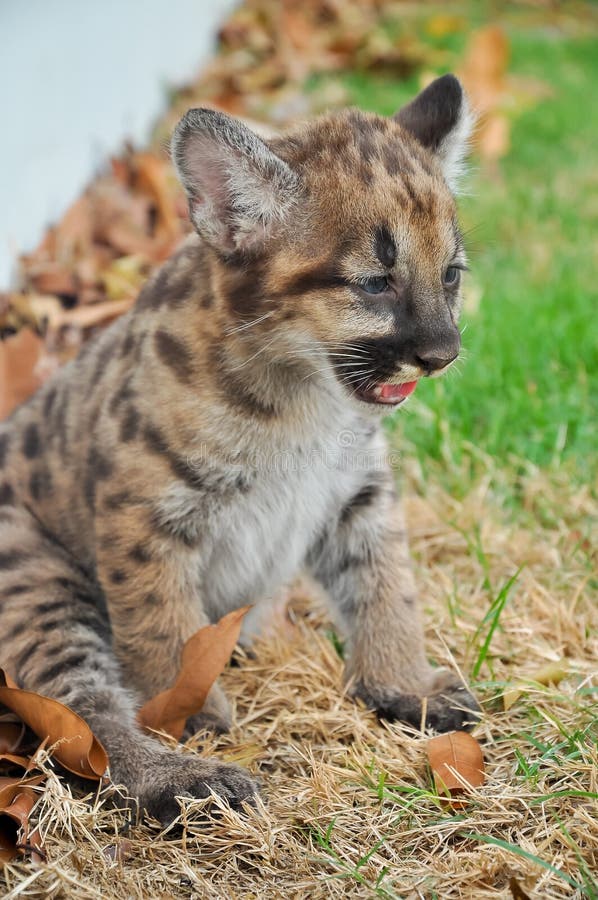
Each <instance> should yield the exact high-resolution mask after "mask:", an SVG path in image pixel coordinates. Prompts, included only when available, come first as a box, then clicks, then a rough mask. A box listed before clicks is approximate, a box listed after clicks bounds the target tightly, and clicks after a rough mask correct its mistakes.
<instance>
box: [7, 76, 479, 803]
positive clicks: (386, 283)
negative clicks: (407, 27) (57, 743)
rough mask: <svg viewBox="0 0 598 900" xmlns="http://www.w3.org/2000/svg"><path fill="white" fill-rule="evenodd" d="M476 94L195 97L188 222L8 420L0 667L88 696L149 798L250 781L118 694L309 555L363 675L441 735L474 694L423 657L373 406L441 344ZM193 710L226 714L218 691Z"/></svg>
mask: <svg viewBox="0 0 598 900" xmlns="http://www.w3.org/2000/svg"><path fill="white" fill-rule="evenodd" d="M468 115H469V114H468V112H467V105H466V101H465V98H464V96H463V93H462V91H461V88H460V86H459V84H458V82H457V81H456V79H454V78H453V77H452V76H445V77H444V78H443V79H440V80H439V81H438V82H435V83H434V84H433V85H432V86H431V87H430V88H429V89H428V90H427V91H424V92H423V94H421V95H420V96H419V97H418V98H417V99H416V100H415V101H414V102H413V103H412V104H410V106H409V107H406V109H405V110H403V111H400V112H399V113H398V115H397V116H396V117H395V118H394V119H385V118H382V117H379V116H376V115H372V114H368V113H363V112H359V111H358V110H348V111H345V112H341V113H334V114H331V115H328V116H325V117H323V118H320V119H317V120H315V121H314V122H311V123H309V124H307V125H304V126H302V127H300V128H297V129H296V130H293V131H291V132H290V133H288V134H286V135H284V136H281V137H276V138H274V139H271V140H268V141H264V140H262V139H261V138H259V137H258V136H257V135H255V134H253V133H252V132H251V131H249V129H248V128H246V127H245V126H244V125H243V124H241V123H240V122H238V121H236V120H234V119H232V118H230V117H229V116H226V115H224V114H223V113H217V112H213V111H210V110H191V111H190V112H189V113H187V115H186V116H185V117H184V119H183V120H182V122H181V123H180V124H179V126H178V127H177V129H176V132H175V135H174V139H173V158H174V162H175V164H176V166H177V169H178V172H179V175H180V177H181V180H182V183H183V185H184V187H185V189H186V191H187V194H188V197H189V204H190V210H191V218H192V220H193V222H194V223H195V225H196V228H197V231H198V233H197V234H195V235H194V236H192V237H190V238H189V239H188V240H187V241H186V243H185V244H184V246H183V247H182V248H181V250H180V251H179V252H178V253H177V254H176V255H175V256H174V257H173V258H172V259H171V260H170V261H168V262H167V263H166V264H165V265H164V266H163V268H162V269H161V270H160V271H159V272H158V273H157V274H156V275H155V276H154V277H153V278H152V279H151V280H150V281H149V282H148V283H147V284H146V286H145V287H144V288H143V290H142V292H141V294H140V296H139V299H138V301H137V303H136V305H135V307H134V308H133V309H132V311H131V312H130V313H129V314H128V315H126V316H124V317H122V318H121V319H120V320H119V321H117V322H116V323H115V324H114V325H112V327H111V328H109V329H108V330H106V331H105V332H104V333H103V334H102V335H101V336H100V337H99V338H98V339H97V340H96V341H95V342H93V343H92V344H91V345H89V346H88V347H86V348H85V349H84V351H83V352H82V354H81V355H80V356H79V358H78V359H76V360H75V361H74V362H72V363H70V364H69V365H67V366H65V367H64V368H63V369H62V370H61V371H60V372H59V373H57V375H56V376H55V377H54V378H53V380H52V381H51V382H49V383H48V384H46V385H45V387H44V388H43V389H42V390H40V391H39V393H38V394H37V395H36V396H34V397H33V398H32V400H31V401H30V402H28V403H27V404H25V405H24V406H22V407H21V408H19V409H18V410H17V411H16V412H15V413H14V415H13V416H12V418H11V419H10V420H9V421H7V422H6V423H4V424H3V425H2V426H0V621H1V623H2V629H3V640H2V642H1V644H0V663H1V664H2V665H3V666H4V667H5V668H6V669H7V670H8V672H9V673H10V674H11V675H12V676H13V677H14V678H15V679H16V680H17V681H18V682H19V683H20V684H22V685H24V686H26V687H27V688H30V689H33V690H37V691H41V692H42V693H45V694H49V695H50V696H54V697H57V698H58V699H60V700H62V701H64V702H66V703H69V704H70V705H71V706H72V707H73V708H74V709H76V710H77V711H78V712H79V713H81V714H82V715H84V716H85V717H86V718H87V719H88V720H89V722H90V724H91V725H92V727H93V728H94V729H95V730H96V732H97V733H98V735H99V737H100V738H101V739H102V740H103V741H104V743H105V744H106V747H107V749H108V752H109V755H110V764H111V773H112V777H113V779H114V780H115V781H117V782H122V783H124V784H125V785H126V787H127V788H128V790H129V791H130V792H132V793H133V795H135V796H137V797H138V798H139V801H140V803H141V805H142V807H145V808H146V809H148V810H149V811H150V812H151V813H153V814H154V815H157V816H159V817H160V818H162V819H163V820H168V819H169V818H171V817H172V816H173V815H174V814H175V812H176V803H175V800H174V797H175V796H176V795H179V794H191V795H193V796H203V795H205V794H206V792H207V791H208V789H210V788H212V789H214V790H216V791H218V792H220V793H222V794H223V795H224V796H225V797H227V798H228V799H229V800H230V801H231V803H233V804H234V805H235V804H236V805H238V804H239V803H240V802H241V801H242V800H243V799H246V798H249V797H250V796H251V795H252V793H253V791H254V783H253V781H252V780H251V778H250V777H249V776H248V775H247V774H246V773H245V772H243V770H241V769H239V768H238V767H235V766H232V765H229V766H224V765H221V764H220V763H216V762H213V761H207V760H203V759H199V758H197V757H194V756H191V755H181V754H179V753H176V752H174V751H172V750H167V749H165V748H162V747H161V746H160V745H159V744H158V743H157V742H156V741H154V740H153V739H151V738H149V737H145V736H144V735H143V734H141V733H140V731H139V730H138V728H137V726H136V724H135V711H136V709H137V708H138V706H139V704H140V703H141V701H142V700H143V699H144V698H147V697H148V696H150V695H152V694H154V693H156V692H157V691H160V690H162V689H164V688H165V687H167V686H169V685H170V684H171V683H172V681H173V679H174V677H175V674H176V672H177V668H178V665H179V660H180V653H181V648H182V646H183V644H184V642H185V641H186V640H187V638H188V637H189V636H190V635H191V634H192V633H193V632H194V631H195V630H196V629H197V628H199V627H200V626H202V625H204V624H206V623H207V622H210V621H214V620H215V619H217V618H219V617H220V616H221V615H223V614H224V613H225V612H227V611H228V610H231V609H234V608H235V607H238V606H240V605H241V604H245V603H247V602H253V603H254V604H256V608H255V613H254V614H253V619H252V617H251V616H250V617H249V620H248V621H247V625H246V629H245V632H244V639H245V640H248V639H249V636H250V635H251V633H252V632H253V631H254V630H255V627H256V622H257V620H258V619H259V617H260V616H263V609H264V604H267V602H268V599H269V598H271V597H272V596H273V595H274V594H275V593H276V591H277V590H278V589H279V587H280V586H281V585H284V584H285V583H286V582H288V581H289V579H291V578H292V577H294V576H295V575H296V574H297V573H298V572H299V571H300V570H302V569H304V568H305V567H307V568H309V569H310V570H311V572H312V573H313V574H314V575H315V576H316V577H317V578H319V579H320V581H321V582H322V584H323V585H324V587H325V588H326V590H327V592H328V594H329V596H330V600H331V608H332V611H333V614H334V615H335V616H336V619H337V621H338V623H339V627H341V628H342V629H343V631H344V632H345V634H346V636H347V648H348V660H347V680H348V683H349V685H350V688H351V690H352V691H353V692H354V693H355V694H357V695H359V696H361V697H362V698H363V699H364V700H365V701H366V702H367V703H368V704H369V705H371V706H372V707H374V708H376V709H378V710H379V711H380V712H381V714H383V715H386V716H388V717H392V718H399V719H404V720H406V721H408V722H410V723H411V724H412V725H416V726H418V725H419V724H420V720H421V716H422V703H421V698H422V697H426V698H427V722H428V724H429V725H431V726H435V727H437V728H439V729H450V728H460V727H463V726H464V725H466V724H467V722H468V721H469V720H470V719H471V716H472V713H473V712H474V711H475V710H476V708H477V706H476V703H475V700H474V699H473V698H472V697H471V695H470V694H469V693H468V692H467V691H466V690H465V689H464V688H463V687H462V685H461V684H460V682H459V680H458V679H457V678H456V677H455V676H453V675H451V674H450V673H449V674H447V673H445V672H439V670H437V669H433V668H432V667H431V666H430V664H429V663H428V661H427V659H426V656H425V652H424V645H423V635H422V626H421V622H420V618H419V614H418V610H417V601H416V592H415V586H414V583H413V577H412V574H411V566H410V562H409V555H408V550H407V544H406V532H405V524H404V522H403V519H402V513H401V508H400V504H399V501H398V499H397V496H396V491H395V487H394V482H393V478H392V474H391V471H390V468H389V465H388V462H387V461H386V457H385V454H386V451H385V444H384V438H383V434H382V431H381V427H380V418H381V413H382V412H385V411H387V410H388V407H385V406H382V405H381V404H380V403H374V402H372V400H373V398H374V397H375V396H377V395H376V393H375V392H376V390H377V389H378V387H379V385H380V384H384V385H387V386H388V385H390V386H391V388H390V389H391V390H394V389H396V386H397V385H398V384H401V383H404V382H409V381H413V380H414V379H417V378H419V377H422V376H424V375H431V374H438V373H439V372H441V371H443V370H444V369H445V368H446V367H447V366H448V365H449V364H450V362H451V361H452V359H453V358H454V357H455V356H456V354H457V353H458V350H459V330H458V324H457V323H458V315H459V306H460V297H459V286H458V279H457V282H456V283H454V284H453V283H450V281H449V278H448V273H449V271H451V277H452V275H454V270H455V268H456V269H459V268H462V267H464V265H465V255H464V250H463V246H462V240H461V236H460V232H459V228H458V224H457V219H456V212H455V202H454V197H453V194H452V192H451V189H450V188H449V186H448V185H449V183H451V184H452V182H453V177H454V171H453V169H454V166H455V165H456V164H458V160H459V158H460V155H461V153H462V151H463V140H464V130H465V129H466V126H467V121H468ZM380 285H382V286H383V289H382V290H377V288H378V287H379V286H380ZM372 286H374V287H376V290H372ZM392 386H394V388H393V387H392ZM202 722H203V723H204V724H205V723H209V724H210V725H212V726H215V727H218V728H226V727H227V724H228V722H229V712H228V706H227V703H226V698H225V697H224V695H223V694H222V691H221V690H220V688H219V687H218V686H216V687H215V688H214V690H213V691H212V692H211V694H210V697H209V698H208V703H207V706H206V709H205V711H204V714H203V719H201V720H199V721H198V720H196V721H194V722H192V723H190V727H197V726H198V725H199V724H201V723H202Z"/></svg>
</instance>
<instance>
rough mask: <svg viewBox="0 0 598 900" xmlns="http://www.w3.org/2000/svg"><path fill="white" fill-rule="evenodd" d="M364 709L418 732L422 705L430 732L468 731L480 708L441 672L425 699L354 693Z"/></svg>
mask: <svg viewBox="0 0 598 900" xmlns="http://www.w3.org/2000/svg"><path fill="white" fill-rule="evenodd" d="M357 695H358V696H360V697H361V698H362V699H363V700H364V701H365V702H366V703H367V705H368V706H371V707H372V708H373V709H375V710H376V711H377V713H378V715H379V716H380V717H381V718H383V719H388V720H389V721H395V720H398V721H400V722H406V723H407V724H408V725H412V726H413V727H414V728H420V727H421V725H422V721H423V709H424V701H425V712H426V717H425V722H424V723H423V724H424V726H425V727H426V728H432V729H434V731H469V730H470V729H471V728H473V727H474V725H476V723H477V722H478V721H479V719H480V716H481V710H480V705H479V703H478V701H477V700H476V699H475V697H474V696H473V694H471V693H470V692H469V691H468V690H467V688H466V687H465V686H464V685H463V683H462V682H461V681H460V680H459V679H458V678H457V677H456V676H455V675H454V674H453V673H452V672H447V671H445V670H444V669H442V670H439V671H438V672H437V673H436V675H435V676H434V679H433V682H432V685H431V688H430V690H429V692H428V693H427V695H426V697H425V698H422V697H418V696H416V695H415V694H401V693H399V692H396V693H395V692H394V691H389V690H379V691H376V690H374V691H363V690H358V691H357Z"/></svg>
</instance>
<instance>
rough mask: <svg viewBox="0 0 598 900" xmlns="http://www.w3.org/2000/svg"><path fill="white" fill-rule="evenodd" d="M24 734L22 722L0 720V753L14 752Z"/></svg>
mask: <svg viewBox="0 0 598 900" xmlns="http://www.w3.org/2000/svg"><path fill="white" fill-rule="evenodd" d="M24 734H25V726H24V725H23V724H22V723H18V722H0V755H3V754H5V753H14V751H15V750H16V749H17V748H18V746H19V744H20V743H21V740H22V739H23V735H24Z"/></svg>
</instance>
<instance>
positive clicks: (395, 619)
mask: <svg viewBox="0 0 598 900" xmlns="http://www.w3.org/2000/svg"><path fill="white" fill-rule="evenodd" d="M309 562H310V564H311V568H312V571H313V572H314V574H315V575H316V577H318V578H319V580H320V581H321V582H322V584H323V586H324V587H325V588H326V590H327V591H328V594H329V596H330V598H331V600H332V602H333V605H334V607H335V609H336V611H337V612H338V614H339V618H340V624H341V626H344V628H345V630H346V633H347V636H348V659H347V669H346V676H347V678H348V679H350V681H351V684H352V691H353V693H354V694H355V695H357V696H359V697H361V698H362V699H363V700H364V701H365V702H366V703H367V704H368V706H371V707H373V708H375V709H377V710H378V711H379V712H380V714H381V715H383V716H384V717H386V718H390V719H400V720H402V721H405V722H408V723H409V724H411V725H413V726H415V727H419V726H420V723H421V720H422V698H424V697H425V698H426V723H425V724H426V725H427V726H428V727H431V728H435V729H436V730H437V731H451V730H453V729H462V728H467V727H470V726H471V725H472V724H473V723H474V722H475V721H476V720H477V718H478V710H479V706H478V703H477V701H476V700H475V698H474V697H473V696H472V695H471V694H470V693H469V691H468V690H467V689H466V688H465V687H464V685H463V684H462V683H461V681H460V680H459V679H458V678H457V677H456V676H455V675H454V674H453V673H451V672H447V671H446V670H444V669H434V668H432V666H430V664H429V663H428V660H427V659H426V655H425V649H424V635H423V628H422V624H421V619H420V614H419V610H418V605H417V598H416V592H415V585H414V580H413V575H412V572H411V564H410V559H409V550H408V546H407V539H406V532H405V524H404V519H403V515H402V510H401V507H400V504H399V502H398V500H397V498H396V496H395V491H394V486H393V484H392V477H391V474H390V473H386V474H381V473H377V474H376V475H372V476H371V481H370V483H368V484H366V485H365V486H364V487H363V488H362V490H361V491H360V492H359V493H358V494H357V495H356V496H355V497H354V498H353V500H352V501H351V503H349V504H348V506H347V507H346V508H345V509H344V510H343V512H342V514H341V515H340V517H339V520H338V521H337V522H335V523H334V524H332V525H331V527H330V528H329V530H328V532H327V533H326V535H325V536H324V537H323V538H322V539H321V541H320V542H319V543H318V546H317V547H316V548H315V550H314V552H313V553H312V556H311V559H310V561H309Z"/></svg>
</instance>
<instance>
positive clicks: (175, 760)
mask: <svg viewBox="0 0 598 900" xmlns="http://www.w3.org/2000/svg"><path fill="white" fill-rule="evenodd" d="M138 793H139V808H140V809H141V810H145V812H146V813H147V814H148V815H150V816H151V817H152V818H154V819H158V820H159V821H160V822H161V823H162V824H163V825H168V824H170V823H171V822H172V821H173V820H174V819H176V817H177V816H178V815H179V813H180V811H181V809H180V803H179V801H178V800H177V799H176V798H177V797H182V798H189V799H191V798H195V799H198V800H202V799H205V798H206V797H209V796H210V795H211V794H212V793H214V794H217V795H218V796H219V797H221V798H222V799H223V800H225V801H226V802H227V803H228V804H229V806H230V807H231V809H235V810H239V811H240V810H242V808H243V803H253V802H254V801H255V796H256V794H257V793H258V787H257V783H256V781H255V780H254V779H253V778H252V777H251V775H250V774H249V772H246V771H245V769H242V768H240V766H235V765H232V764H229V763H220V762H215V761H214V760H205V759H198V758H197V757H193V756H184V755H180V756H179V755H178V754H174V753H173V754H171V755H169V756H168V757H166V758H164V759H163V761H162V763H161V765H160V767H159V768H153V767H152V769H151V770H148V772H147V773H146V774H145V777H144V782H143V784H142V785H141V788H140V790H139V791H138Z"/></svg>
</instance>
